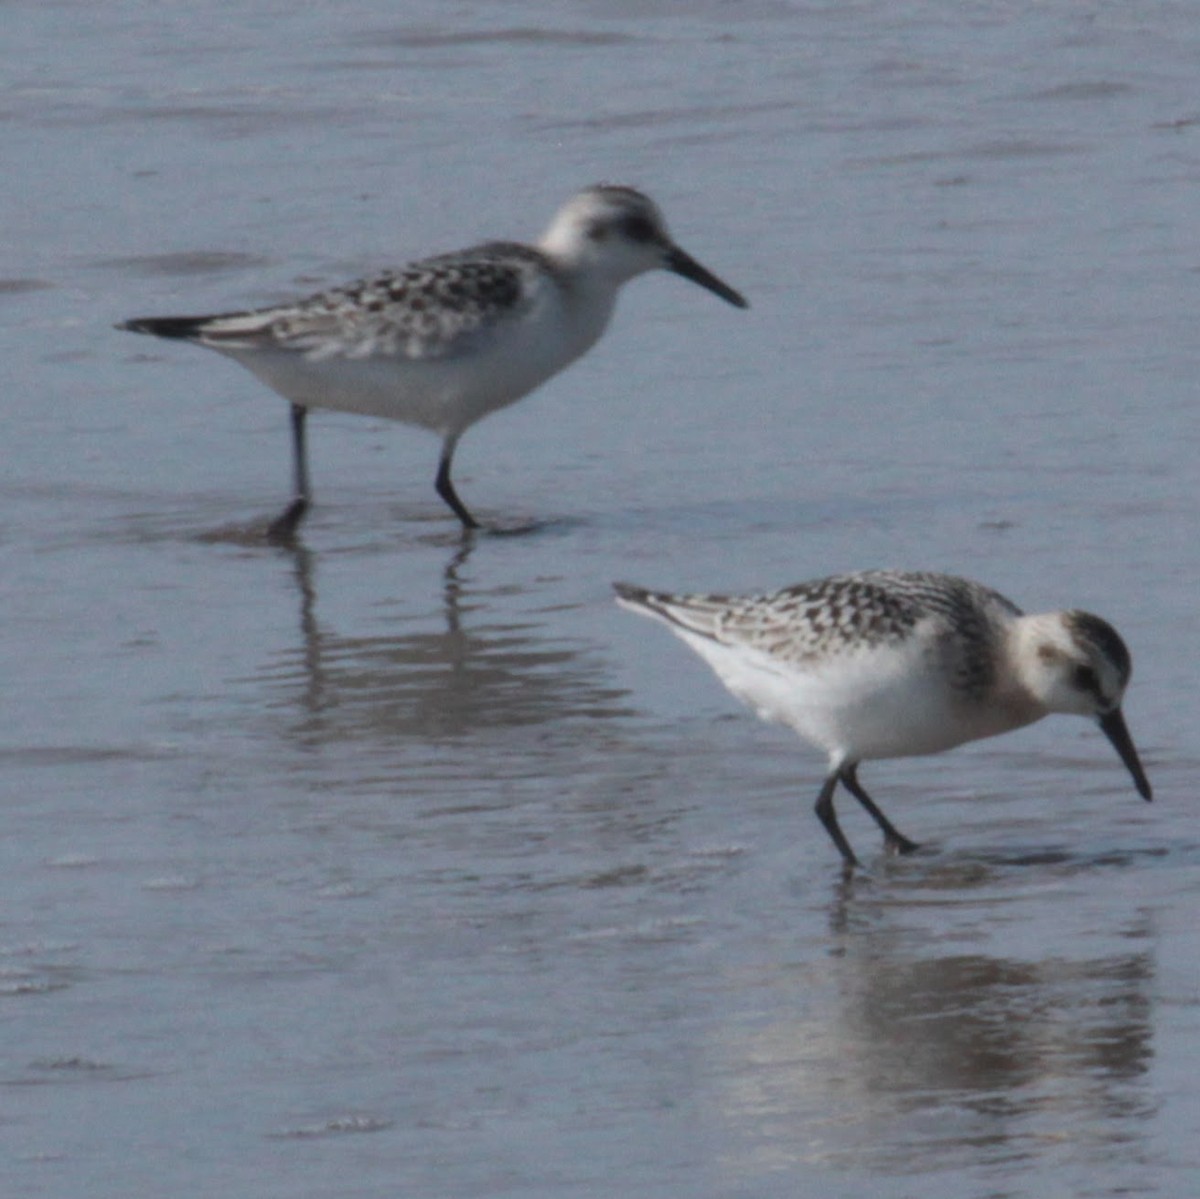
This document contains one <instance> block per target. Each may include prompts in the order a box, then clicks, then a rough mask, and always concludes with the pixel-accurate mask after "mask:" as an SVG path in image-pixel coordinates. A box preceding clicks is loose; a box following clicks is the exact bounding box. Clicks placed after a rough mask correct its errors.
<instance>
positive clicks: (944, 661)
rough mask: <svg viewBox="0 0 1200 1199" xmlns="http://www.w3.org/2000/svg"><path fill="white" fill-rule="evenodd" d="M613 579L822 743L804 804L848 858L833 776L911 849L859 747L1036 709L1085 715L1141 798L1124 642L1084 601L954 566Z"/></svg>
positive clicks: (945, 738)
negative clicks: (685, 581) (1060, 598)
mask: <svg viewBox="0 0 1200 1199" xmlns="http://www.w3.org/2000/svg"><path fill="white" fill-rule="evenodd" d="M614 586H615V587H616V591H617V595H618V602H619V603H620V604H621V606H622V607H626V608H629V609H630V610H631V611H633V612H641V613H643V614H648V615H650V616H654V617H657V618H658V619H660V620H662V621H663V622H664V623H665V624H667V625H668V626H669V627H670V629H671V630H672V631H673V632H674V633H676V634H677V635H678V636H680V637H681V638H683V640H684V641H686V642H687V643H688V645H690V646H691V647H692V649H694V650H695V651H696V652H697V653H698V654H699V655H700V656H701V657H702V658H703V659H704V660H705V661H706V662H707V663H708V664H709V666H711V667H712V668H713V670H715V671H716V673H717V676H718V677H719V678H720V680H721V681H722V682H723V683H724V684H725V686H726V687H728V688H729V690H730V691H731V692H733V694H734V695H736V696H737V697H738V698H739V699H741V700H744V701H745V702H746V703H748V704H749V705H750V706H751V707H752V708H754V709H755V711H756V712H757V713H758V715H759V716H761V717H762V718H763V719H764V720H773V721H778V722H779V723H781V724H786V725H789V726H790V727H791V728H793V729H794V730H795V731H796V732H797V733H799V734H800V736H801V737H803V738H804V739H805V740H807V741H810V742H812V743H813V744H814V745H817V746H819V747H820V748H821V749H823V750H825V751H826V753H828V755H829V773H828V775H827V776H826V778H825V782H824V785H823V786H822V787H821V790H820V793H819V795H818V796H817V804H816V812H817V816H818V817H820V820H821V823H822V824H823V825H824V826H825V829H826V831H827V832H828V833H829V835H830V837H832V838H833V842H834V844H835V845H836V846H837V847H838V849H839V850H840V851H841V854H842V857H843V858H844V859H845V862H846V865H847V866H855V865H857V864H858V862H857V859H856V858H855V856H854V852H853V850H851V848H850V845H849V842H847V840H846V838H845V835H844V834H843V833H842V830H841V828H840V826H839V825H838V822H837V816H836V815H835V814H834V810H833V793H834V791H835V789H836V788H837V784H838V783H839V782H841V783H844V784H845V786H846V789H847V790H848V791H849V792H850V794H851V795H853V796H854V798H855V799H857V800H858V802H859V803H860V804H862V806H863V807H864V808H865V809H866V810H867V812H868V813H869V814H870V815H871V816H872V818H873V819H874V820H875V823H876V824H878V825H879V827H880V829H882V830H883V835H884V840H885V843H886V845H887V847H888V848H889V849H891V850H894V851H897V852H900V853H909V852H911V851H912V850H914V849H916V848H917V846H916V845H915V844H914V843H913V842H912V841H910V840H909V839H908V838H907V837H904V836H903V835H901V834H900V833H899V832H898V831H897V830H896V829H895V827H894V826H893V825H892V824H891V823H890V822H889V821H888V819H887V817H886V816H884V814H883V813H882V812H881V811H880V810H879V808H878V807H876V806H875V803H874V801H873V800H872V799H871V797H870V796H869V795H868V794H867V793H866V791H864V790H863V788H862V785H861V784H860V783H859V781H858V764H859V763H860V762H862V761H864V760H867V759H870V758H900V757H907V756H909V755H915V754H932V753H938V752H940V751H941V750H945V749H950V748H952V747H953V746H955V745H961V744H962V743H963V742H964V741H974V740H976V739H978V738H980V737H994V736H996V735H997V734H998V733H1006V732H1008V731H1009V730H1010V729H1016V728H1020V727H1021V726H1022V725H1026V724H1032V723H1033V722H1034V721H1035V720H1041V718H1042V717H1043V716H1046V715H1048V714H1049V713H1051V712H1067V713H1073V714H1075V715H1077V716H1090V717H1092V718H1093V719H1094V720H1096V721H1097V722H1098V723H1099V725H1100V728H1101V729H1102V730H1103V731H1104V733H1105V735H1106V736H1107V737H1108V739H1109V741H1110V742H1112V745H1113V747H1114V748H1115V749H1116V751H1117V753H1118V754H1119V755H1120V756H1121V761H1122V762H1124V763H1125V766H1126V767H1127V769H1128V770H1129V773H1130V774H1131V775H1132V776H1133V781H1134V784H1135V785H1136V787H1137V789H1138V793H1139V794H1140V795H1141V796H1142V797H1143V798H1144V799H1149V798H1150V784H1149V782H1148V781H1147V779H1146V775H1145V773H1144V772H1143V770H1142V765H1141V762H1140V761H1139V760H1138V755H1137V750H1136V749H1135V748H1134V745H1133V741H1132V739H1131V738H1130V736H1129V730H1128V729H1127V728H1126V725H1125V719H1124V717H1123V716H1122V715H1121V697H1122V696H1123V695H1124V693H1125V686H1126V684H1127V683H1128V682H1129V675H1130V670H1131V662H1130V657H1129V650H1128V649H1126V648H1125V643H1124V642H1123V641H1122V640H1121V638H1120V637H1119V636H1118V634H1117V631H1116V630H1115V629H1114V628H1113V627H1112V625H1110V624H1108V623H1107V622H1106V621H1103V620H1101V619H1100V617H1098V616H1092V615H1090V614H1089V613H1087V612H1078V611H1068V612H1048V613H1044V614H1041V615H1037V616H1025V615H1024V614H1023V613H1022V612H1021V610H1020V609H1019V608H1018V607H1017V606H1016V605H1015V604H1013V603H1012V602H1011V601H1010V600H1007V599H1005V598H1004V596H1002V595H999V594H997V593H996V592H995V591H991V590H990V589H988V588H987V587H983V586H981V585H980V584H978V583H973V582H971V581H969V580H968V579H959V578H955V577H954V576H952V575H942V574H929V573H920V572H908V571H888V570H878V571H863V572H861V573H858V574H847V575H835V576H833V577H832V578H827V579H817V580H815V581H813V582H809V583H799V584H797V585H796V586H794V587H785V588H784V589H783V590H782V591H776V592H773V593H771V594H770V595H761V596H749V597H744V598H737V597H728V596H721V595H667V594H664V593H662V592H657V591H647V590H645V589H644V588H641V587H634V586H631V585H630V584H628V583H616V584H614Z"/></svg>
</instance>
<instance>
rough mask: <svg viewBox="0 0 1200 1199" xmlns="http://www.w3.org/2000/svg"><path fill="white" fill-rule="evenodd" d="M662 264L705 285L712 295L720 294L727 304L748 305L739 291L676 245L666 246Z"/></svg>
mask: <svg viewBox="0 0 1200 1199" xmlns="http://www.w3.org/2000/svg"><path fill="white" fill-rule="evenodd" d="M663 266H664V267H666V269H667V270H669V271H674V272H675V274H677V275H682V276H683V277H684V278H685V279H690V280H691V281H692V282H693V283H699V284H700V286H701V287H707V288H708V290H709V291H711V292H712V293H713V294H714V295H718V296H720V297H721V299H722V300H724V301H725V302H726V303H727V304H732V305H733V306H734V307H735V308H749V307H750V305H749V304H748V303H746V297H745V296H743V295H742V293H741V292H738V291H734V290H733V288H732V287H730V286H729V284H728V283H723V282H722V281H721V280H720V279H718V278H717V277H716V275H714V274H713V273H712V271H710V270H708V269H706V268H705V267H702V266H701V265H700V264H699V263H698V262H697V261H696V260H695V259H694V258H693V257H692V256H691V255H690V254H688V253H686V252H685V251H683V250H681V249H680V248H679V247H678V246H674V245H672V246H668V247H667V252H666V254H665V255H664V257H663Z"/></svg>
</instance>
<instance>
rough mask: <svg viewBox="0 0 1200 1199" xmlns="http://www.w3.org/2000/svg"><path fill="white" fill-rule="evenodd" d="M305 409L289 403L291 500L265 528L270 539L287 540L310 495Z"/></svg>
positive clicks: (302, 513)
mask: <svg viewBox="0 0 1200 1199" xmlns="http://www.w3.org/2000/svg"><path fill="white" fill-rule="evenodd" d="M307 417H308V409H307V408H305V407H303V406H302V405H300V404H293V405H292V494H293V496H294V498H293V500H292V502H291V503H290V504H288V506H287V507H286V508H285V509H284V510H283V511H282V512H281V513H280V514H279V516H277V517H276V518H275V519H274V520H273V521H272V522H271V525H270V527H269V528H268V529H267V537H268V538H269V539H270V540H271V541H291V540H292V538H294V537H295V536H296V529H297V528H298V527H299V525H300V522H301V521H302V520H303V519H304V514H305V513H306V512H307V511H308V503H309V499H310V498H311V494H310V492H309V487H308V441H307V438H306V436H305V423H304V422H305V420H306V419H307Z"/></svg>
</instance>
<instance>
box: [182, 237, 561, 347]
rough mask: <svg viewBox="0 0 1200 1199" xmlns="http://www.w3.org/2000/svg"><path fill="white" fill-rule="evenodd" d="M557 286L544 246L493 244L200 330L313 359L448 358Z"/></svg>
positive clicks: (223, 341) (210, 341)
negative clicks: (542, 250)
mask: <svg viewBox="0 0 1200 1199" xmlns="http://www.w3.org/2000/svg"><path fill="white" fill-rule="evenodd" d="M557 285H558V282H557V272H556V270H555V267H554V264H553V263H552V262H551V261H550V260H549V259H548V258H547V257H546V255H544V254H542V253H541V252H540V251H539V250H537V249H535V248H534V247H532V246H523V245H520V244H518V243H515V242H488V243H486V244H484V245H481V246H476V247H474V248H472V249H469V250H461V251H457V252H455V253H452V254H439V255H436V256H435V257H432V258H425V259H422V260H421V261H419V262H414V263H410V264H409V265H408V266H405V267H402V268H400V269H399V270H393V271H384V272H381V273H380V274H378V275H374V276H372V277H371V278H368V279H360V280H358V281H356V282H354V283H348V284H345V285H343V286H341V287H334V288H330V289H329V290H327V291H323V292H320V293H318V294H317V295H314V296H310V297H308V298H307V299H304V300H300V301H298V302H297V303H295V304H290V305H280V306H275V307H271V308H264V309H256V310H253V311H250V312H241V313H226V314H224V315H221V316H215V317H209V318H207V320H206V321H205V322H204V324H203V325H202V326H200V327H199V328H198V329H197V330H196V337H197V339H198V340H200V341H202V342H203V343H204V344H206V345H211V346H213V347H214V348H216V349H222V348H224V349H227V350H228V349H234V348H236V347H239V346H242V347H245V348H255V349H266V348H270V347H272V346H274V347H275V348H277V349H280V350H290V351H293V352H296V353H302V354H305V355H307V356H308V357H310V358H311V359H312V360H314V361H324V360H326V359H330V358H349V359H354V358H365V357H376V356H391V357H398V358H410V359H435V358H443V357H447V356H451V355H454V354H458V353H464V352H469V350H470V348H471V345H472V344H473V342H474V340H475V339H476V338H477V337H478V336H479V335H480V334H482V333H484V332H486V331H487V330H489V329H491V328H494V327H495V326H497V325H500V324H503V323H504V322H505V321H508V320H514V319H520V318H521V317H523V316H524V315H525V314H526V313H527V312H528V311H529V310H530V308H531V307H532V306H533V305H534V304H536V303H537V301H538V298H539V296H540V295H542V294H543V293H544V292H545V290H546V289H547V288H552V287H555V286H557Z"/></svg>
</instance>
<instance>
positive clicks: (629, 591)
mask: <svg viewBox="0 0 1200 1199" xmlns="http://www.w3.org/2000/svg"><path fill="white" fill-rule="evenodd" d="M612 587H613V590H614V591H615V592H616V593H617V598H618V599H623V600H628V601H629V602H630V603H631V604H642V603H645V602H646V599H647V597H648V596H649V595H650V592H649V591H647V590H646V588H645V587H638V586H637V585H636V584H634V583H614V584H613V585H612Z"/></svg>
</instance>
